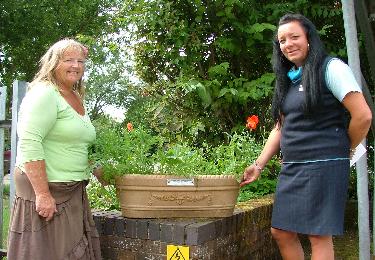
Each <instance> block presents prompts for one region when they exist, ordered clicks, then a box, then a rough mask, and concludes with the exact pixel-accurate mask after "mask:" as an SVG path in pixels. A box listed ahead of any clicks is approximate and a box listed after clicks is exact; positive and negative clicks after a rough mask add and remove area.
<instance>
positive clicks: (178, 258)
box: [169, 247, 186, 260]
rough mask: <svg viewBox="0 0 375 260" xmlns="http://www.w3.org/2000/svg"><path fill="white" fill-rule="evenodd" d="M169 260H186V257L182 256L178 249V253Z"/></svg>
mask: <svg viewBox="0 0 375 260" xmlns="http://www.w3.org/2000/svg"><path fill="white" fill-rule="evenodd" d="M169 260H186V259H185V257H184V256H183V255H182V253H181V251H180V249H179V248H178V247H177V249H176V251H175V252H174V253H173V255H172V256H171V258H169Z"/></svg>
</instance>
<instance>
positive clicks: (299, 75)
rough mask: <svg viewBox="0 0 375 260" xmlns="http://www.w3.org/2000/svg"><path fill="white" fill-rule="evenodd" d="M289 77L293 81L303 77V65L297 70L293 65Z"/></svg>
mask: <svg viewBox="0 0 375 260" xmlns="http://www.w3.org/2000/svg"><path fill="white" fill-rule="evenodd" d="M288 77H289V78H290V80H291V81H292V82H293V83H296V82H297V81H298V80H300V79H301V78H302V67H299V68H298V69H297V70H296V69H295V68H294V67H292V68H291V69H290V70H289V71H288Z"/></svg>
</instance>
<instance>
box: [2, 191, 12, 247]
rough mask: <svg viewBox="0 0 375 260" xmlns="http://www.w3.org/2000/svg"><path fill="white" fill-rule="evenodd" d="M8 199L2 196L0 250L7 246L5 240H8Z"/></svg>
mask: <svg viewBox="0 0 375 260" xmlns="http://www.w3.org/2000/svg"><path fill="white" fill-rule="evenodd" d="M9 216H10V213H9V197H8V196H6V195H5V196H4V198H3V230H2V231H3V233H2V234H3V236H2V239H3V241H2V244H1V245H0V247H1V248H6V246H7V242H6V241H7V238H8V226H9Z"/></svg>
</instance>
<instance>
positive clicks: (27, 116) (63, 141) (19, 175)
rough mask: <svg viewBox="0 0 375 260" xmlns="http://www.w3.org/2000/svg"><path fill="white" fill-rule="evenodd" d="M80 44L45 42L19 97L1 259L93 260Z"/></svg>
mask: <svg viewBox="0 0 375 260" xmlns="http://www.w3.org/2000/svg"><path fill="white" fill-rule="evenodd" d="M87 52H88V51H87V48H86V47H85V46H84V45H82V44H81V43H79V42H77V41H75V40H72V39H63V40H60V41H58V42H56V43H55V44H53V45H52V46H51V47H50V48H49V49H48V51H47V52H46V53H45V54H44V55H43V57H42V58H41V60H40V69H39V71H38V73H37V74H36V75H35V78H34V80H33V81H32V82H31V83H30V84H29V89H28V91H27V93H26V96H25V98H24V99H23V100H22V103H21V108H20V113H19V121H18V127H17V130H18V137H19V142H18V147H17V158H16V167H15V172H14V178H15V183H16V197H15V201H14V204H13V208H12V214H11V220H10V229H9V235H8V259H9V260H15V259H38V260H43V259H45V260H50V259H101V253H100V244H99V236H98V232H97V230H96V228H95V223H94V221H93V218H92V215H91V211H90V208H89V203H88V199H87V194H86V188H85V187H86V185H87V183H88V180H89V179H90V174H91V170H90V166H89V162H88V146H89V145H90V144H91V143H92V142H93V141H94V140H95V137H96V134H95V129H94V126H93V125H92V124H91V121H90V118H89V116H88V114H87V111H86V109H85V107H84V105H83V95H84V87H83V84H82V77H83V74H84V69H85V60H86V57H87Z"/></svg>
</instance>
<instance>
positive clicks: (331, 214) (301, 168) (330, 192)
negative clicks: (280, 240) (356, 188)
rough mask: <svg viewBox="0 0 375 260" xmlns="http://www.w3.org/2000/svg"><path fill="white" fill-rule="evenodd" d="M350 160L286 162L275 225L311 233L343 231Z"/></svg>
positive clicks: (273, 221) (281, 179) (278, 190)
mask: <svg viewBox="0 0 375 260" xmlns="http://www.w3.org/2000/svg"><path fill="white" fill-rule="evenodd" d="M349 172H350V166H349V160H332V161H322V162H313V163H287V164H283V165H282V168H281V172H280V175H279V178H278V184H277V187H276V193H275V201H274V206H273V211H272V227H273V228H277V229H281V230H286V231H291V232H296V233H300V234H309V235H342V234H343V229H344V213H345V204H346V200H347V190H348V182H349Z"/></svg>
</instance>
